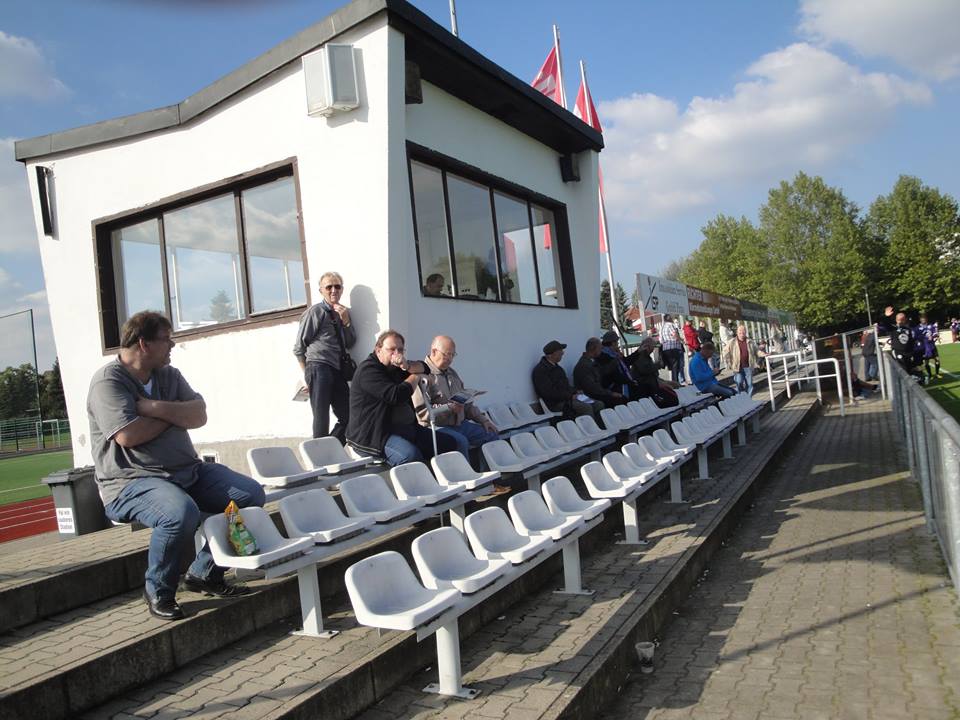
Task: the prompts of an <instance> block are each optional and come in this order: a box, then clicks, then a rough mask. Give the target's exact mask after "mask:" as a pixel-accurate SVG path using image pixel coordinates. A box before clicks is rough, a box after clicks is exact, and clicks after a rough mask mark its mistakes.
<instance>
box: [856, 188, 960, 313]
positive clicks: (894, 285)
mask: <svg viewBox="0 0 960 720" xmlns="http://www.w3.org/2000/svg"><path fill="white" fill-rule="evenodd" d="M957 213H958V211H957V201H956V200H954V199H953V198H952V197H950V196H949V195H945V194H943V193H941V192H940V191H939V190H937V189H936V188H931V187H928V186H926V185H924V184H923V183H922V182H921V181H920V180H919V179H918V178H915V177H911V176H908V175H901V176H900V178H899V179H898V180H897V182H896V184H895V185H894V187H893V191H892V192H891V193H890V194H889V195H885V196H882V197H879V198H877V199H876V200H875V201H874V203H873V204H872V205H871V206H870V210H869V212H868V213H867V217H866V228H867V236H868V238H869V239H870V241H871V243H872V244H873V248H874V251H875V252H876V251H879V252H880V253H882V257H883V263H882V269H883V275H882V281H883V286H884V288H885V289H886V290H887V292H886V293H883V292H878V293H877V294H876V295H874V297H876V298H877V300H878V301H880V302H882V303H883V304H892V305H896V306H897V307H909V308H914V309H917V310H920V311H925V312H936V311H938V310H939V311H943V310H945V309H946V308H948V307H949V308H952V307H954V306H955V305H956V304H957V302H958V300H957V298H958V297H960V218H958V214H957ZM871 295H873V293H871Z"/></svg>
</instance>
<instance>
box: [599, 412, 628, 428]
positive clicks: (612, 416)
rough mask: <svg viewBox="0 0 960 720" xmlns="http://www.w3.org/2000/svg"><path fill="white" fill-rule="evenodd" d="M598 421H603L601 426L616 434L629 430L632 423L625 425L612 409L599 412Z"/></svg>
mask: <svg viewBox="0 0 960 720" xmlns="http://www.w3.org/2000/svg"><path fill="white" fill-rule="evenodd" d="M600 419H601V420H602V421H603V426H604V427H605V428H606V429H607V430H613V431H614V432H617V431H619V430H629V429H630V427H631V426H632V425H633V423H630V424H629V425H625V424H624V422H623V420H621V419H620V416H619V415H618V414H617V411H616V410H614V409H613V408H604V409H603V410H601V411H600Z"/></svg>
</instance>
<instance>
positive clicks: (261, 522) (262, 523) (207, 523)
mask: <svg viewBox="0 0 960 720" xmlns="http://www.w3.org/2000/svg"><path fill="white" fill-rule="evenodd" d="M240 517H242V518H243V524H244V525H245V526H246V528H247V530H249V531H250V533H251V534H252V535H253V539H254V540H256V542H257V548H258V550H257V553H256V554H255V555H237V553H236V551H235V550H234V549H233V545H231V544H230V540H229V539H228V538H227V517H226V515H224V514H223V513H217V514H216V515H211V516H210V517H208V518H207V519H206V520H204V521H203V534H204V536H205V537H206V538H207V544H208V545H209V547H210V553H211V554H212V555H213V561H214V562H215V563H216V564H217V565H219V566H220V567H224V568H242V569H244V570H257V569H262V568H266V567H269V566H271V565H279V564H280V563H282V562H286V561H288V560H293V559H295V558H297V557H300V556H302V555H306V554H307V553H309V552H311V551H312V550H313V540H312V539H311V538H293V539H287V538H285V537H283V535H281V534H280V531H279V530H277V526H276V525H274V524H273V520H271V519H270V514H269V513H268V512H267V511H266V510H264V509H263V508H261V507H246V508H242V509H241V510H240Z"/></svg>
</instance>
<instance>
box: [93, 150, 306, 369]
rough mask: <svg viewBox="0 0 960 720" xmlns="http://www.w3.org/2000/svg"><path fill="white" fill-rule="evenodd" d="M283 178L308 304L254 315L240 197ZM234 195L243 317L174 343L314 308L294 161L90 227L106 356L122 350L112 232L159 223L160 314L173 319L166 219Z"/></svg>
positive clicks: (182, 333)
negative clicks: (288, 187) (289, 187)
mask: <svg viewBox="0 0 960 720" xmlns="http://www.w3.org/2000/svg"><path fill="white" fill-rule="evenodd" d="M283 178H291V179H292V181H293V189H294V198H295V203H296V212H297V232H298V237H299V244H300V259H301V262H302V263H303V274H304V277H303V285H304V291H305V296H306V302H304V303H301V304H298V305H294V306H292V307H289V308H283V309H280V310H265V311H262V312H256V313H252V312H250V307H251V305H250V303H251V294H250V277H249V267H248V264H249V257H248V255H247V240H246V234H245V227H244V217H243V203H242V201H241V193H242V192H243V191H244V190H248V189H250V188H253V187H257V186H260V185H266V184H267V183H270V182H273V181H275V180H280V179H283ZM230 194H232V195H233V202H234V212H235V215H236V224H237V227H236V231H237V243H238V248H239V254H240V257H241V259H242V262H241V263H240V280H241V283H240V284H241V289H242V292H243V302H244V309H245V317H243V318H240V319H239V320H231V321H229V322H224V323H217V324H215V325H206V326H202V327H196V328H188V329H185V330H177V331H175V332H174V333H173V337H174V338H175V339H178V340H179V339H193V338H201V337H209V336H212V335H220V334H223V333H228V332H234V331H236V330H243V329H247V328H250V327H268V326H270V325H277V324H281V323H285V322H288V321H289V320H290V319H292V318H295V317H299V316H300V315H301V314H303V311H304V309H306V308H307V307H309V306H310V305H311V304H312V295H311V292H310V269H309V266H308V263H307V246H306V235H305V233H304V228H303V203H302V200H301V194H300V174H299V168H298V165H297V158H296V157H290V158H286V159H284V160H280V161H278V162H275V163H270V164H269V165H264V166H262V167H258V168H255V169H253V170H249V171H246V172H243V173H240V174H238V175H233V176H231V177H228V178H224V179H222V180H217V181H215V182H212V183H209V184H206V185H202V186H200V187H196V188H192V189H190V190H185V191H183V192H179V193H176V194H174V195H170V196H168V197H165V198H162V199H160V200H157V201H155V202H152V203H149V204H147V205H144V206H142V207H139V208H137V209H136V210H127V211H123V212H119V213H115V214H113V215H108V216H105V217H101V218H97V219H95V220H93V221H92V222H91V229H92V237H93V253H94V263H95V272H94V275H95V276H96V282H97V317H98V318H99V321H100V341H101V345H102V348H103V352H104V354H106V353H110V352H115V351H117V350H118V349H119V346H120V323H119V308H118V306H117V281H118V271H119V268H118V263H117V258H116V257H115V256H114V252H113V247H112V242H111V234H112V233H113V231H114V230H119V229H122V228H124V227H129V226H131V225H136V224H138V223H142V222H146V221H148V220H155V221H156V222H157V231H158V239H159V251H160V266H161V279H162V283H163V300H164V307H162V308H156V309H158V310H162V311H163V312H164V314H165V315H166V316H167V317H168V318H172V317H173V316H172V314H171V311H172V308H171V305H170V279H169V277H168V269H167V255H166V238H165V234H164V230H165V229H164V221H163V216H164V213H167V212H170V211H173V210H180V209H182V208H186V207H189V206H191V205H196V204H198V203H201V202H204V201H206V200H210V199H213V198H215V197H218V196H223V195H230Z"/></svg>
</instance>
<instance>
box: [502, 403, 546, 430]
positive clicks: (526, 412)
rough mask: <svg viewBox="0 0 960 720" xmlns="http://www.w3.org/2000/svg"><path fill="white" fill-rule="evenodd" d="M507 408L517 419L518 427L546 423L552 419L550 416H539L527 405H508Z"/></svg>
mask: <svg viewBox="0 0 960 720" xmlns="http://www.w3.org/2000/svg"><path fill="white" fill-rule="evenodd" d="M507 407H508V408H509V409H510V412H512V413H513V416H514V417H515V418H517V425H518V426H524V425H535V424H537V423H545V422H547V421H548V420H549V419H550V417H549V416H545V415H537V413H535V412H534V411H533V408H532V407H530V406H529V405H528V404H527V403H518V402H514V403H508V404H507Z"/></svg>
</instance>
